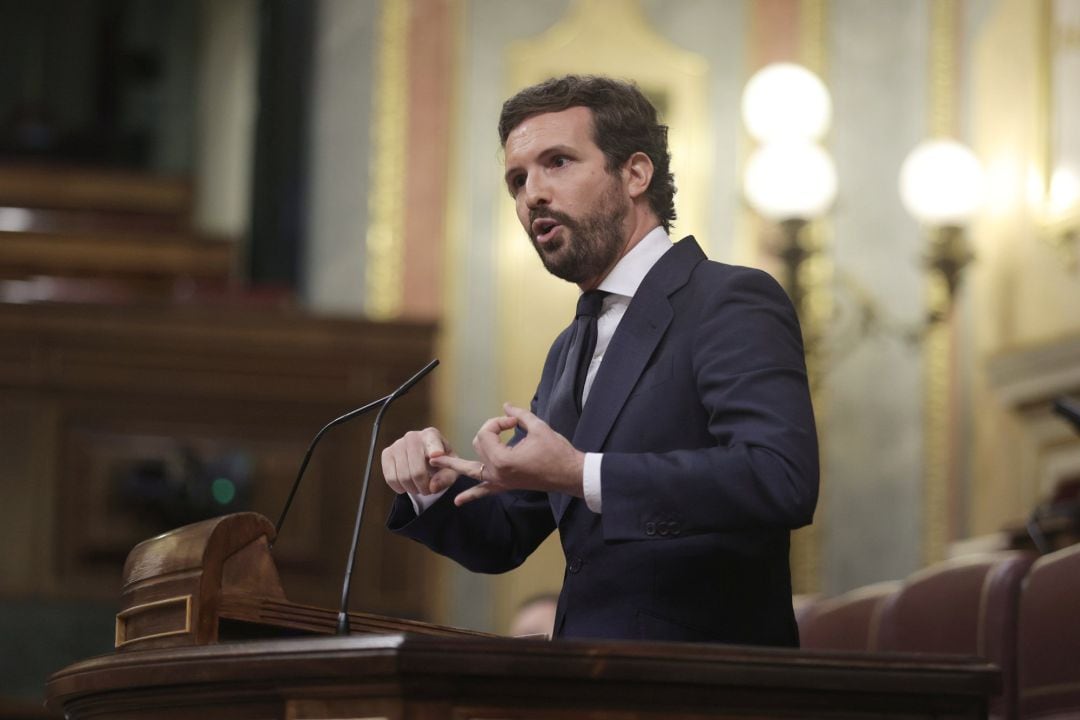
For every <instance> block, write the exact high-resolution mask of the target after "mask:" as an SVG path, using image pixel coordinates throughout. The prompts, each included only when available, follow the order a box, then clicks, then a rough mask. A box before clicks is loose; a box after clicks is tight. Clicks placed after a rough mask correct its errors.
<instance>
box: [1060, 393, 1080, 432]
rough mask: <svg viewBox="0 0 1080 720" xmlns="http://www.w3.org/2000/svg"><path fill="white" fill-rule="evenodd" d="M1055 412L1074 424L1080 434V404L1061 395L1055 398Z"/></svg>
mask: <svg viewBox="0 0 1080 720" xmlns="http://www.w3.org/2000/svg"><path fill="white" fill-rule="evenodd" d="M1054 412H1056V413H1057V414H1058V415H1060V416H1061V417H1063V418H1065V419H1066V420H1068V421H1069V422H1070V423H1072V426H1073V428H1074V429H1075V430H1076V431H1077V432H1080V403H1077V402H1075V401H1073V400H1072V399H1071V398H1069V397H1067V396H1065V395H1061V396H1059V397H1057V398H1054Z"/></svg>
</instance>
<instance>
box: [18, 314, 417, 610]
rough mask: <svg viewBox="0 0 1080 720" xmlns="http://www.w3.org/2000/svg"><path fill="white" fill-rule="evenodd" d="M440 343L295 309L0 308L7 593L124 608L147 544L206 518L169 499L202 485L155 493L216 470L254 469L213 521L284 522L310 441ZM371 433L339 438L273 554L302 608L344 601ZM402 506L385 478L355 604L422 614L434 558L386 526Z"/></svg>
mask: <svg viewBox="0 0 1080 720" xmlns="http://www.w3.org/2000/svg"><path fill="white" fill-rule="evenodd" d="M432 345H433V328H432V326H431V325H428V324H416V323H403V324H379V323H371V322H364V321H348V320H336V319H334V320H331V319H317V318H312V317H309V316H306V315H304V314H303V313H301V312H298V311H274V312H268V311H259V310H254V309H250V308H237V307H232V306H221V307H171V306H88V305H5V304H0V406H3V408H4V411H3V413H2V414H0V418H2V419H3V421H4V423H5V425H6V424H7V423H9V422H10V423H13V424H16V426H17V427H13V428H12V429H11V430H10V431H8V430H6V429H5V435H6V436H7V437H9V438H13V439H16V440H13V441H12V442H6V441H5V442H4V443H3V449H4V450H5V452H6V453H7V457H6V458H5V461H4V462H3V463H0V484H2V486H3V487H4V488H5V493H6V494H7V495H8V497H9V498H10V499H11V502H5V503H0V543H2V544H3V546H4V547H5V548H6V551H5V553H3V554H2V557H0V593H4V594H7V595H9V596H11V595H14V596H19V595H28V594H38V595H42V596H46V597H48V596H53V597H57V596H64V597H87V598H90V597H94V598H108V599H112V598H115V597H116V596H117V594H118V591H119V581H120V570H121V566H122V563H123V559H124V557H125V556H126V554H127V552H128V551H129V550H130V549H131V548H132V547H133V546H134V545H135V544H136V543H137V542H139V541H141V540H143V539H145V538H147V537H149V536H151V535H154V534H157V533H159V532H163V531H165V530H168V529H171V528H174V527H176V526H177V525H180V524H183V523H184V522H187V521H190V520H192V519H194V518H195V517H197V516H198V512H199V510H200V504H199V503H193V502H188V503H187V504H186V505H185V504H184V503H178V502H172V501H171V500H179V499H181V498H182V497H183V496H184V493H185V492H188V493H191V492H194V491H193V490H192V489H191V488H187V489H184V488H180V489H179V490H177V489H176V488H173V490H174V491H176V494H175V495H174V496H173V497H172V498H171V500H170V498H164V500H162V498H157V499H156V500H155V498H154V497H152V496H153V495H154V493H156V492H158V491H162V492H164V491H165V490H167V489H168V486H169V484H170V482H171V481H172V480H175V479H177V478H184V477H189V476H191V475H192V473H193V472H194V471H193V470H192V468H193V467H194V468H196V469H197V470H198V471H199V472H202V473H204V475H205V474H206V473H209V472H210V471H211V470H213V469H214V468H215V467H220V465H214V463H215V462H218V461H220V460H221V459H222V458H226V459H227V458H233V459H238V461H242V464H244V465H245V466H246V470H245V473H246V474H245V475H244V478H243V482H242V483H241V482H240V481H237V485H236V486H235V487H234V488H233V489H234V490H235V491H236V493H237V496H236V499H237V500H238V502H239V504H222V505H221V507H220V508H218V509H217V512H227V511H232V510H234V509H235V510H243V509H252V510H256V511H259V512H262V513H263V514H265V515H267V516H268V517H270V518H272V519H276V517H277V514H278V512H279V509H280V507H281V505H282V503H283V502H284V500H285V497H286V494H287V490H288V486H289V484H290V483H291V482H292V479H293V477H294V475H295V472H296V470H297V468H298V466H299V463H300V460H301V457H302V456H303V452H304V450H305V448H306V447H307V444H308V442H309V441H310V439H311V437H312V436H313V435H314V434H315V432H316V431H317V430H318V429H319V428H320V427H322V425H324V424H325V423H326V422H328V421H329V420H331V419H333V418H334V417H337V416H338V415H341V414H342V413H344V412H346V411H347V410H350V409H352V408H353V407H356V406H359V405H361V404H363V403H365V402H367V401H369V400H371V399H374V398H376V397H379V396H381V395H383V394H385V393H386V392H388V391H389V390H390V389H392V388H393V387H395V386H397V385H398V384H399V383H400V382H402V381H403V380H405V379H406V378H407V377H408V376H409V375H411V374H412V373H413V372H414V371H415V370H416V369H419V368H420V367H422V366H423V365H424V364H426V363H427V362H428V361H429V360H430V359H431V352H432V350H431V348H432ZM430 392H431V381H430V379H429V380H427V381H425V382H424V383H422V384H421V385H419V386H417V387H416V388H415V389H414V390H413V391H412V392H410V393H409V394H408V395H406V396H405V397H403V398H402V399H401V400H400V401H399V403H398V404H397V405H395V406H394V408H393V409H392V410H391V411H390V412H389V413H388V415H387V418H386V421H385V423H384V427H383V432H382V436H381V440H382V442H383V443H386V442H388V441H389V440H392V439H393V438H395V437H396V436H397V435H399V434H401V433H403V432H404V431H405V430H407V429H410V428H412V427H415V426H418V425H420V424H422V423H428V422H429V421H430V420H429V415H430V399H429V398H430ZM369 434H370V419H368V420H359V421H357V422H356V423H354V424H352V425H350V426H344V427H341V428H336V429H334V430H333V431H332V432H331V433H329V434H328V435H327V437H326V439H325V441H324V442H323V444H322V445H321V446H320V448H319V449H318V451H317V453H316V456H315V459H314V460H313V462H312V465H311V467H310V468H309V471H308V477H307V478H306V480H305V486H304V487H303V488H302V489H301V491H300V494H299V495H298V497H297V501H296V503H295V506H294V509H293V511H292V513H293V514H292V516H291V517H290V519H289V520H288V523H287V524H286V526H285V529H284V532H283V533H282V537H281V539H280V541H279V542H278V544H277V546H276V547H275V548H274V557H275V559H276V562H277V564H278V568H279V570H280V571H281V574H282V582H283V584H284V586H285V589H286V591H287V593H288V595H289V597H290V598H291V599H293V600H295V601H297V602H302V603H308V604H313V605H319V606H324V607H334V606H335V605H336V603H337V600H338V598H339V594H340V591H339V587H338V586H339V583H340V578H341V576H342V573H343V570H344V564H345V558H346V553H347V544H348V541H349V539H350V537H351V532H352V522H353V513H354V506H355V503H356V500H357V498H358V495H359V480H360V478H361V476H362V470H363V464H364V461H365V460H366V447H367V443H368V440H369ZM18 438H21V439H18ZM140 473H141V475H140ZM195 474H198V473H197V472H196V473H195ZM215 479H216V478H214V477H210V476H209V475H207V476H206V477H204V478H203V480H204V481H205V482H204V483H203V485H201V486H198V488H201V489H200V492H204V491H205V490H206V482H212V481H213V480H215ZM140 483H144V484H146V485H147V486H146V487H142V486H140ZM140 487H142V490H146V492H137V491H136V490H138V489H139V488H140ZM192 487H195V486H192ZM148 488H149V489H148ZM151 491H153V492H151ZM157 500H162V502H157ZM391 500H392V493H390V491H389V490H388V489H387V488H386V487H385V483H383V482H382V481H381V477H380V474H379V473H378V471H376V472H375V473H374V477H373V484H372V492H371V494H370V497H369V503H368V515H367V519H366V520H365V525H364V531H363V535H362V543H363V546H362V550H361V552H360V555H359V561H358V564H357V571H356V577H355V579H354V591H353V598H354V603H353V607H354V608H355V609H359V610H368V611H374V612H381V613H385V614H394V615H405V616H411V617H423V616H425V615H427V614H428V608H427V607H426V603H427V602H428V598H429V595H430V594H431V593H429V592H426V591H425V590H426V588H427V585H426V583H427V582H428V580H429V579H428V578H427V574H426V572H425V569H426V567H427V561H426V559H425V552H424V550H423V549H422V548H420V547H419V546H414V544H413V543H409V542H408V541H406V540H403V539H401V538H397V537H395V536H391V535H390V534H389V533H387V532H386V531H385V530H384V528H383V518H384V517H385V513H386V511H387V509H388V507H389V503H390V502H391ZM201 507H202V509H203V510H206V508H207V507H208V506H207V504H206V503H203V504H202V506H201ZM211 507H212V506H211ZM176 513H181V514H180V515H177V514H176ZM192 513H194V514H192Z"/></svg>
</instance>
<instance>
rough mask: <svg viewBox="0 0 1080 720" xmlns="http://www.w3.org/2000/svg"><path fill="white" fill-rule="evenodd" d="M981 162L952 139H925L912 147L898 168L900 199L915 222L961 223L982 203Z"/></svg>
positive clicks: (957, 224)
mask: <svg viewBox="0 0 1080 720" xmlns="http://www.w3.org/2000/svg"><path fill="white" fill-rule="evenodd" d="M982 175H983V173H982V165H981V164H980V163H979V159H978V158H976V157H975V154H974V153H973V152H971V150H969V149H968V148H967V147H966V146H965V145H962V144H960V143H958V142H956V141H955V140H927V141H924V142H921V143H919V144H918V145H917V146H915V149H913V150H912V151H911V152H910V153H908V156H907V158H905V159H904V164H903V165H902V166H901V168H900V199H901V201H902V202H903V203H904V207H905V208H906V209H907V211H908V212H909V213H911V215H912V216H913V217H914V218H915V219H916V220H918V221H919V222H921V223H923V224H925V225H931V226H937V227H940V226H962V225H965V224H967V222H968V221H969V220H971V218H972V217H973V216H974V215H975V213H976V212H977V211H978V209H979V206H980V205H981V203H982V185H983V177H982Z"/></svg>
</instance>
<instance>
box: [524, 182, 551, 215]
mask: <svg viewBox="0 0 1080 720" xmlns="http://www.w3.org/2000/svg"><path fill="white" fill-rule="evenodd" d="M525 204H526V205H527V206H528V207H530V208H535V207H540V206H542V205H549V204H551V185H550V183H548V182H547V180H545V179H544V178H543V177H540V176H538V175H536V174H531V175H529V177H527V178H526V179H525Z"/></svg>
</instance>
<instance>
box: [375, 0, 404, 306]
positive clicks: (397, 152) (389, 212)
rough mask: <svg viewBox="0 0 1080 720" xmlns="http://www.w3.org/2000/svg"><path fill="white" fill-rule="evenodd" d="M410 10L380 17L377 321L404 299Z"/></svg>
mask: <svg viewBox="0 0 1080 720" xmlns="http://www.w3.org/2000/svg"><path fill="white" fill-rule="evenodd" d="M410 9H411V2H410V1H409V0H383V1H382V7H381V10H380V14H379V35H378V44H377V51H376V56H375V103H374V108H373V110H372V122H371V147H372V149H373V153H372V157H371V166H370V171H369V173H368V177H369V181H368V188H369V190H368V216H369V219H368V229H367V238H366V249H367V267H366V271H365V279H366V281H367V302H366V308H367V312H368V314H369V315H371V316H372V317H375V318H390V317H394V316H395V315H398V314H399V313H400V312H401V305H402V301H403V298H404V250H405V248H404V243H405V167H406V160H407V155H406V153H407V150H406V144H407V142H406V141H407V137H406V136H407V133H408V104H409V98H408V89H409V82H408V80H409V67H408V34H409V13H410Z"/></svg>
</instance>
